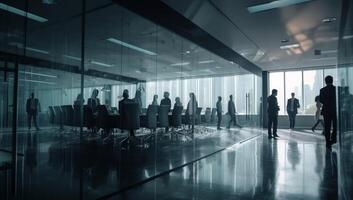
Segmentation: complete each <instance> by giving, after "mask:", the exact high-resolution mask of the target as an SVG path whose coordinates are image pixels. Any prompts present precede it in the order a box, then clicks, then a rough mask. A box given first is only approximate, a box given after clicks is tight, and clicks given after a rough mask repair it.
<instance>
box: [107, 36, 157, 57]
mask: <svg viewBox="0 0 353 200" xmlns="http://www.w3.org/2000/svg"><path fill="white" fill-rule="evenodd" d="M107 40H108V41H109V42H112V43H115V44H119V45H121V46H123V47H127V48H130V49H133V50H135V51H139V52H141V53H144V54H147V55H150V56H155V55H157V54H156V53H154V52H152V51H149V50H146V49H143V48H140V47H138V46H135V45H133V44H129V43H126V42H123V41H121V40H118V39H115V38H108V39H107Z"/></svg>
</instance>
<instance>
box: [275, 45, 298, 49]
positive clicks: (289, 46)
mask: <svg viewBox="0 0 353 200" xmlns="http://www.w3.org/2000/svg"><path fill="white" fill-rule="evenodd" d="M298 47H299V44H289V45H283V46H280V47H279V48H280V49H292V48H298Z"/></svg>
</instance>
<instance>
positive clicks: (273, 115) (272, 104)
mask: <svg viewBox="0 0 353 200" xmlns="http://www.w3.org/2000/svg"><path fill="white" fill-rule="evenodd" d="M276 96H277V90H276V89H273V90H272V94H271V95H270V96H269V97H267V113H268V127H267V128H268V138H269V139H271V138H272V131H271V129H272V127H273V137H278V135H277V124H278V111H279V106H278V102H277V97H276Z"/></svg>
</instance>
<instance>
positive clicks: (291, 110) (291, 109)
mask: <svg viewBox="0 0 353 200" xmlns="http://www.w3.org/2000/svg"><path fill="white" fill-rule="evenodd" d="M291 96H292V98H290V99H288V101H287V113H288V117H289V128H290V129H294V126H295V117H296V115H297V114H298V108H300V104H299V100H298V99H297V98H295V93H294V92H292V93H291Z"/></svg>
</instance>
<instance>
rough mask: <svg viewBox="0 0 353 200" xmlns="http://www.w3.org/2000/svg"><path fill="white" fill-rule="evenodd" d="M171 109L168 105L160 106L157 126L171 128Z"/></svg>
mask: <svg viewBox="0 0 353 200" xmlns="http://www.w3.org/2000/svg"><path fill="white" fill-rule="evenodd" d="M169 109H170V107H169V106H167V105H160V106H159V108H158V122H157V126H158V127H160V128H168V127H169V119H168V114H169Z"/></svg>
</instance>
